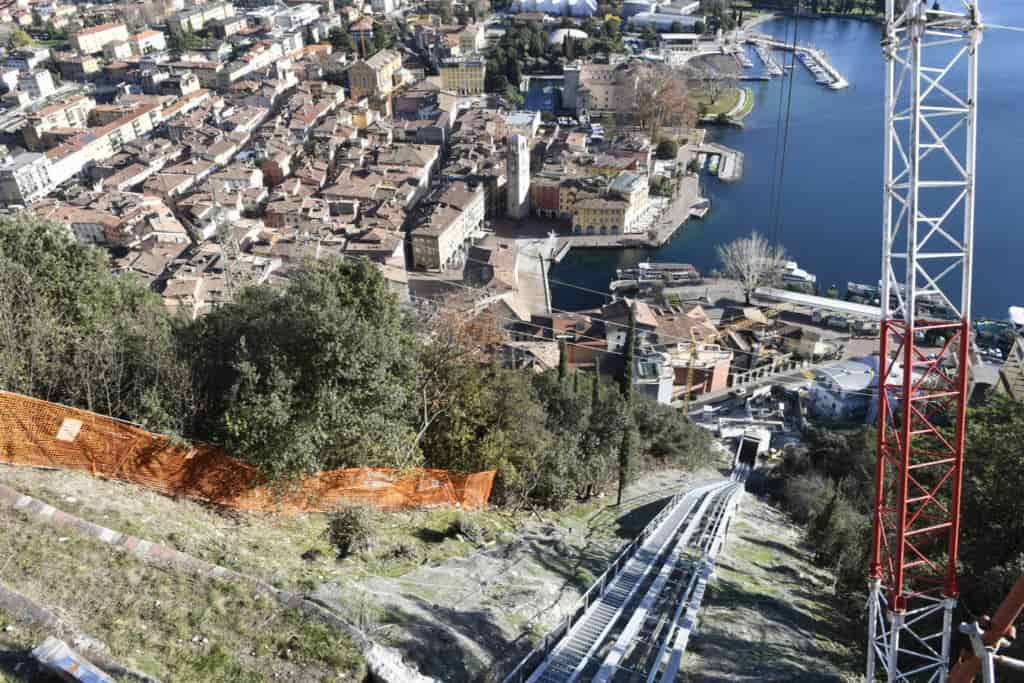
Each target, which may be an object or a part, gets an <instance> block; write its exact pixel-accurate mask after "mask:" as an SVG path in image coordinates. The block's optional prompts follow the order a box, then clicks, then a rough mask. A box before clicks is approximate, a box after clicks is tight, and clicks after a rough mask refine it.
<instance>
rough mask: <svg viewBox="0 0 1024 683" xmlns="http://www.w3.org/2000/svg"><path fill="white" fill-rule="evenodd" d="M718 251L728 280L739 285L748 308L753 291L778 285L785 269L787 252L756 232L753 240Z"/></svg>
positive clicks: (742, 240)
mask: <svg viewBox="0 0 1024 683" xmlns="http://www.w3.org/2000/svg"><path fill="white" fill-rule="evenodd" d="M716 251H717V252H718V260H719V261H721V262H722V266H723V270H724V272H725V275H726V277H730V278H732V279H734V280H736V281H738V282H739V283H740V286H741V287H742V288H743V296H744V297H745V298H746V302H747V303H748V304H749V303H750V295H751V294H753V293H754V290H755V289H757V288H758V287H763V286H765V285H770V284H772V283H774V282H776V281H778V279H779V277H780V276H781V274H782V270H783V268H784V267H785V265H786V251H785V250H784V249H783V248H782V247H780V246H777V245H772V244H770V243H769V242H768V240H766V239H765V238H763V237H761V235H760V234H758V233H757V232H756V231H755V232H752V233H750V237H741V238H740V239H738V240H736V241H734V242H730V243H729V244H724V245H719V246H718V247H717V248H716Z"/></svg>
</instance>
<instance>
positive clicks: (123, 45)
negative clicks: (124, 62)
mask: <svg viewBox="0 0 1024 683" xmlns="http://www.w3.org/2000/svg"><path fill="white" fill-rule="evenodd" d="M133 54H134V53H133V52H132V45H131V43H129V42H128V41H127V40H118V41H115V42H113V43H107V44H106V45H104V46H103V56H104V57H106V58H107V59H110V60H115V59H130V58H131V56H132V55H133Z"/></svg>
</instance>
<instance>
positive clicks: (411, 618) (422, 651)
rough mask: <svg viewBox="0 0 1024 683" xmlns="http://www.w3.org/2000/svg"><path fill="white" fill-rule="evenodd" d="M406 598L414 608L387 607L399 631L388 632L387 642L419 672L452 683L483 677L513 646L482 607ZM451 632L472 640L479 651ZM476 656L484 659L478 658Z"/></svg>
mask: <svg viewBox="0 0 1024 683" xmlns="http://www.w3.org/2000/svg"><path fill="white" fill-rule="evenodd" d="M406 598H407V599H408V600H409V601H410V602H411V603H412V604H413V606H414V607H415V608H416V609H415V610H413V609H404V608H400V607H396V608H390V609H389V610H388V621H390V622H392V623H396V624H400V625H401V627H402V630H401V631H400V632H398V633H394V632H392V634H391V636H392V637H391V641H392V644H394V645H396V646H397V647H398V648H399V649H400V650H401V651H402V654H403V655H404V656H405V657H406V658H407V659H409V660H411V661H414V662H416V664H417V666H419V668H420V671H421V673H423V674H426V675H428V676H432V677H434V678H437V679H439V680H443V681H452V682H453V683H468V682H469V681H479V680H483V679H484V678H485V677H486V675H487V672H488V671H489V669H490V668H491V662H493V661H497V660H502V659H504V658H505V656H506V655H507V654H508V653H509V652H510V651H512V650H514V649H517V647H516V644H515V643H514V642H513V641H511V640H510V639H509V638H508V637H507V636H506V635H505V634H504V633H503V632H502V631H501V629H500V628H498V627H497V626H495V625H494V620H493V617H492V615H491V614H489V613H488V612H487V611H485V610H458V609H454V608H448V607H442V606H440V605H434V604H431V603H429V602H427V601H426V600H423V599H421V598H417V597H413V596H406ZM421 611H422V613H423V614H421V613H420V612H421ZM424 614H430V615H432V616H431V617H426V616H424ZM453 632H454V633H453ZM455 634H458V636H461V637H462V638H465V639H468V640H470V641H472V642H473V644H474V645H475V646H476V647H477V648H479V650H480V654H479V655H478V654H477V653H474V652H473V651H472V650H471V649H470V648H469V647H468V646H467V644H466V643H465V642H463V641H461V640H460V639H459V638H458V637H456V635H455ZM521 646H522V645H521ZM526 649H527V651H528V649H529V648H528V647H527V648H526ZM480 655H483V656H484V657H486V660H485V661H481V657H480Z"/></svg>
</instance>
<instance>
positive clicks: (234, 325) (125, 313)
mask: <svg viewBox="0 0 1024 683" xmlns="http://www.w3.org/2000/svg"><path fill="white" fill-rule="evenodd" d="M288 275H289V279H288V282H287V284H285V285H284V286H283V287H278V288H272V287H269V286H266V285H254V284H249V285H247V286H244V287H242V288H241V289H240V290H239V291H238V292H236V293H235V296H234V297H233V298H232V300H231V301H230V302H226V303H223V304H221V305H219V306H218V307H217V308H215V309H214V310H213V311H211V312H209V313H207V314H206V315H205V316H203V317H201V318H199V319H197V320H192V319H191V318H187V317H176V316H172V315H171V314H170V313H168V311H167V308H166V307H165V306H164V304H163V302H162V300H161V299H160V298H159V297H158V296H157V295H156V294H154V293H153V292H152V291H150V290H149V289H148V288H147V287H146V286H145V285H144V284H143V283H142V282H140V281H138V280H137V279H136V278H135V277H133V276H131V275H121V276H115V275H114V274H112V273H111V271H110V264H109V261H108V257H107V255H106V254H105V253H104V252H102V251H101V250H99V249H97V248H95V247H93V246H88V245H85V244H82V243H79V242H76V241H75V240H74V239H73V237H72V236H71V234H70V233H69V232H68V231H67V230H66V229H65V228H64V227H63V226H58V225H54V224H51V223H47V222H43V221H40V220H38V219H35V218H28V217H19V218H10V217H6V218H0V389H3V390H9V391H16V392H20V393H24V394H28V395H32V396H36V397H38V398H42V399H45V400H51V401H59V402H62V403H66V404H69V405H73V406H77V407H81V408H85V409H88V410H93V411H96V412H99V413H104V414H108V415H112V416H114V417H117V418H122V419H127V420H131V421H133V422H137V423H139V424H141V425H142V426H144V427H146V428H148V429H151V430H154V431H159V432H164V433H170V434H172V435H174V436H177V437H180V438H182V439H186V440H189V439H192V440H202V441H207V442H211V443H214V444H216V445H218V446H220V447H222V448H224V449H225V450H226V451H227V452H228V453H230V454H231V455H234V456H235V457H238V458H241V459H243V460H246V461H248V462H250V463H252V464H254V465H256V466H257V467H258V468H259V469H260V471H261V472H262V473H263V474H264V475H265V476H266V477H267V478H268V480H272V481H282V482H288V481H289V480H291V479H294V478H296V477H301V476H303V475H305V474H308V473H311V472H316V471H319V470H323V469H328V468H336V467H347V466H364V465H365V466H380V467H399V468H404V467H410V466H420V465H422V466H427V467H439V468H448V469H452V470H455V471H461V472H474V471H479V470H482V469H495V470H497V472H498V476H497V478H496V481H495V487H494V493H493V495H492V501H493V502H495V503H496V504H502V505H508V506H512V507H520V506H533V505H541V506H547V507H559V506H562V505H565V504H566V503H567V502H569V501H571V500H586V499H588V498H590V497H591V496H594V495H597V494H599V493H601V492H602V491H604V490H605V489H607V488H608V487H609V486H610V485H611V484H612V483H613V482H614V481H615V477H616V471H617V469H618V467H617V466H618V464H619V463H620V453H621V448H622V446H623V443H622V442H623V437H622V434H623V429H625V428H626V426H627V425H628V424H630V423H633V424H635V425H636V434H635V438H632V436H631V438H632V441H630V442H628V443H627V445H628V446H629V449H630V453H631V454H632V455H634V456H635V457H634V458H632V459H631V462H632V463H634V465H633V466H632V468H633V469H635V468H636V467H637V466H638V465H636V463H641V464H642V465H643V466H647V467H654V466H661V465H675V466H680V465H682V466H686V465H692V464H694V463H696V462H698V461H699V460H700V459H701V458H702V457H703V455H704V452H705V449H706V446H707V444H708V437H707V436H706V434H705V432H703V430H701V429H698V428H696V427H693V426H692V425H690V424H689V423H687V422H686V421H685V420H684V419H683V418H682V416H680V415H679V414H678V411H673V410H671V409H669V408H667V407H665V406H659V405H657V404H655V403H653V402H651V401H648V400H647V399H643V398H640V397H637V398H636V400H633V401H632V404H630V403H629V402H628V401H626V400H625V399H623V398H622V397H621V396H620V393H619V392H616V391H610V390H605V391H602V390H601V385H600V379H599V378H597V377H594V376H593V375H590V376H589V377H590V378H589V379H588V380H587V381H589V382H591V383H592V386H591V387H589V389H590V390H589V391H588V390H586V389H587V388H586V387H584V389H581V388H580V386H579V384H580V383H579V381H578V379H577V378H576V377H574V379H573V381H572V382H569V381H566V379H565V378H566V376H567V374H568V372H569V371H568V368H564V369H563V377H562V379H560V378H559V373H558V372H557V371H555V370H552V371H548V372H546V373H543V374H540V375H534V374H532V373H530V372H526V371H521V370H509V369H503V368H501V367H499V366H496V365H493V364H489V363H487V362H485V361H487V360H488V359H489V356H488V354H487V351H488V349H489V348H490V347H491V346H492V345H493V344H494V343H495V342H496V341H498V340H500V339H501V335H500V328H499V326H498V325H497V323H496V321H493V320H488V319H487V318H486V316H480V317H478V318H474V319H472V320H467V319H466V318H465V316H464V315H462V314H458V315H449V314H447V313H446V312H444V311H439V312H435V313H423V312H415V313H414V312H412V311H406V310H403V309H402V308H401V307H400V306H399V304H398V302H397V300H396V298H395V296H394V295H393V294H392V293H391V292H390V291H389V290H388V287H387V284H386V282H385V281H384V278H383V276H382V275H381V274H380V272H379V270H378V269H377V268H376V267H375V266H373V265H372V264H371V263H369V262H368V261H361V260H343V259H328V260H323V261H307V262H305V263H304V264H303V265H302V267H300V268H297V269H295V270H292V271H290V272H289V274H288ZM566 362H568V358H567V354H566Z"/></svg>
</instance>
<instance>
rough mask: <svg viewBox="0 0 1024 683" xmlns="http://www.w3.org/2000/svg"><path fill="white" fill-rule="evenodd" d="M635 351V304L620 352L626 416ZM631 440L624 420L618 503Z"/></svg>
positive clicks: (626, 475)
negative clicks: (621, 352)
mask: <svg viewBox="0 0 1024 683" xmlns="http://www.w3.org/2000/svg"><path fill="white" fill-rule="evenodd" d="M635 351H636V306H635V304H632V305H630V307H629V327H628V329H627V330H626V348H625V350H624V352H623V354H622V363H623V367H622V378H621V382H620V383H619V390H620V391H621V392H622V398H623V402H624V406H623V412H624V413H625V414H626V415H627V416H628V415H629V414H630V412H631V409H632V397H633V357H634V355H635ZM635 447H636V446H635V444H634V440H633V422H632V420H630V419H628V417H627V420H626V426H625V428H624V429H623V432H622V446H621V447H620V448H619V493H618V503H617V504H621V503H622V491H623V489H625V488H626V483H627V480H628V479H629V467H630V461H631V460H632V458H633V450H634V449H635Z"/></svg>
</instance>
